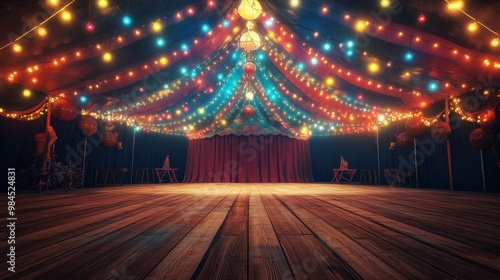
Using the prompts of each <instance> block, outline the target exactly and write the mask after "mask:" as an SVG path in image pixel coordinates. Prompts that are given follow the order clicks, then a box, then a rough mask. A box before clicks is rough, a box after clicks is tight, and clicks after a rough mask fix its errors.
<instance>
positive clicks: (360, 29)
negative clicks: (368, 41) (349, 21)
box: [354, 20, 366, 32]
mask: <svg viewBox="0 0 500 280" xmlns="http://www.w3.org/2000/svg"><path fill="white" fill-rule="evenodd" d="M365 28H366V22H365V21H363V20H358V21H357V22H356V25H355V26H354V29H356V31H358V32H363V31H365Z"/></svg>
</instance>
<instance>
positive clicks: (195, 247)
mask: <svg viewBox="0 0 500 280" xmlns="http://www.w3.org/2000/svg"><path fill="white" fill-rule="evenodd" d="M236 197H237V195H233V194H230V195H228V196H227V197H226V198H225V199H224V200H223V201H222V202H221V203H220V204H219V205H217V206H216V207H215V208H214V209H213V210H212V211H211V212H210V213H209V214H208V215H207V216H206V217H205V218H204V219H203V220H202V221H201V222H200V223H199V224H198V225H196V227H195V228H193V230H191V231H190V232H189V234H188V235H187V236H186V237H184V238H183V239H182V240H181V241H180V242H179V243H178V244H177V245H176V246H175V247H174V248H173V249H172V251H170V253H169V254H168V255H167V256H166V257H165V258H164V259H163V260H162V261H161V262H160V263H158V265H157V266H156V267H155V268H154V269H153V270H152V271H151V273H149V274H148V276H147V277H146V279H158V278H162V279H179V280H181V279H190V278H191V277H192V276H193V274H194V272H195V270H196V268H197V267H198V265H199V264H200V262H201V260H202V258H203V256H204V255H205V252H206V251H207V250H208V248H209V246H210V244H211V242H212V241H213V239H214V237H215V234H216V233H217V231H218V230H219V228H220V226H221V225H222V223H223V221H224V220H225V218H226V216H227V213H228V212H229V209H230V208H231V206H232V204H233V203H234V201H235V199H236Z"/></svg>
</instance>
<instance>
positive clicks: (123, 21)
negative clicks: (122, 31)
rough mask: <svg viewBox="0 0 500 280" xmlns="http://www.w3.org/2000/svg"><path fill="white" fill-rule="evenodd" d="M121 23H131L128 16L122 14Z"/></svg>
mask: <svg viewBox="0 0 500 280" xmlns="http://www.w3.org/2000/svg"><path fill="white" fill-rule="evenodd" d="M122 23H123V25H127V26H128V25H130V24H131V23H132V19H131V18H130V17H129V16H124V17H123V18H122Z"/></svg>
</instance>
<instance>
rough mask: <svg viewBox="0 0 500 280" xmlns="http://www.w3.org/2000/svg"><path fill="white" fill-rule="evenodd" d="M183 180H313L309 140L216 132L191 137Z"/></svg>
mask: <svg viewBox="0 0 500 280" xmlns="http://www.w3.org/2000/svg"><path fill="white" fill-rule="evenodd" d="M185 170H186V172H185V176H184V182H188V183H198V182H272V183H275V182H290V183H306V182H312V181H313V176H312V168H311V156H310V150H309V140H306V141H304V140H297V139H291V138H288V137H286V136H281V135H278V136H274V135H266V136H264V135H260V136H236V135H228V136H214V137H212V138H205V139H195V140H189V144H188V152H187V160H186V169H185Z"/></svg>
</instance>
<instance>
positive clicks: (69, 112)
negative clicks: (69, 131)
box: [52, 98, 78, 122]
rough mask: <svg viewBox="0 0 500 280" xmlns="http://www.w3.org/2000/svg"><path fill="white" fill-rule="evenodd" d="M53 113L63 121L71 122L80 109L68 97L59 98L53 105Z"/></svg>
mask: <svg viewBox="0 0 500 280" xmlns="http://www.w3.org/2000/svg"><path fill="white" fill-rule="evenodd" d="M52 115H53V116H54V117H55V118H56V119H58V120H60V121H63V122H69V121H71V120H73V119H74V118H75V117H76V115H78V109H76V107H75V106H73V104H71V103H70V102H69V101H68V100H66V99H62V98H61V99H57V100H56V102H54V104H53V105H52Z"/></svg>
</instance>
